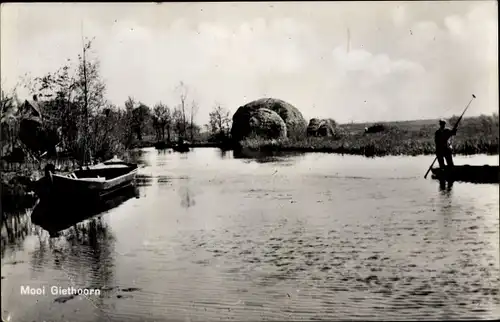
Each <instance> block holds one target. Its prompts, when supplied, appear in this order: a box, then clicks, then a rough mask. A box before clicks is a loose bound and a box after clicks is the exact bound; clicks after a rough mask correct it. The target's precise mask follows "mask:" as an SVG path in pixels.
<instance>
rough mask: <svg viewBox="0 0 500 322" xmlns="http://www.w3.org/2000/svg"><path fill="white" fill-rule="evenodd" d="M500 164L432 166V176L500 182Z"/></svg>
mask: <svg viewBox="0 0 500 322" xmlns="http://www.w3.org/2000/svg"><path fill="white" fill-rule="evenodd" d="M499 170H500V169H499V166H490V165H483V166H476V165H458V166H453V167H449V168H444V169H441V168H432V169H431V171H432V178H433V179H437V180H440V181H449V182H450V181H451V182H453V181H462V182H471V183H500V172H499Z"/></svg>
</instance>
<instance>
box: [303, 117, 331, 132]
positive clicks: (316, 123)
mask: <svg viewBox="0 0 500 322" xmlns="http://www.w3.org/2000/svg"><path fill="white" fill-rule="evenodd" d="M335 127H336V123H335V121H334V120H332V119H323V120H321V119H317V118H313V119H311V120H310V121H309V125H308V126H307V136H333V135H335Z"/></svg>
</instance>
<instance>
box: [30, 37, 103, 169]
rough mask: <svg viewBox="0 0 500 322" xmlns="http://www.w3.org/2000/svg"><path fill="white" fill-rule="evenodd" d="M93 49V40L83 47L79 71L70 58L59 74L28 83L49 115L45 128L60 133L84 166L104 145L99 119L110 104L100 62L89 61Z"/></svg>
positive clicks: (49, 74)
mask: <svg viewBox="0 0 500 322" xmlns="http://www.w3.org/2000/svg"><path fill="white" fill-rule="evenodd" d="M91 47H92V40H90V41H87V42H86V43H85V44H84V45H83V53H82V54H81V55H78V63H77V66H76V70H75V69H74V68H72V66H71V60H70V59H68V60H67V64H66V65H64V66H63V67H62V68H60V69H59V70H57V71H56V72H54V73H48V74H46V75H45V76H43V77H36V78H34V79H33V81H28V82H26V84H25V87H26V88H28V89H29V90H30V92H31V94H32V95H33V94H37V97H38V98H39V101H40V105H41V106H42V108H43V114H45V115H44V124H43V125H44V127H48V128H52V129H54V128H55V129H57V130H59V132H60V133H61V135H62V138H61V141H62V142H63V144H64V145H65V146H66V148H68V149H70V150H72V151H73V153H74V154H77V155H79V156H81V157H83V158H82V161H83V162H84V163H85V162H86V161H88V160H87V157H88V155H87V154H92V153H93V152H95V149H96V148H97V145H99V144H100V143H99V142H98V141H97V140H96V135H95V133H97V132H98V131H99V130H100V129H99V127H100V124H99V122H97V119H99V117H98V116H99V115H100V114H99V113H100V112H102V109H103V108H104V107H105V105H106V100H105V98H104V94H105V90H106V86H105V84H104V82H103V81H102V79H101V77H100V72H99V67H100V65H99V61H98V59H97V58H94V59H90V60H89V59H87V52H88V51H89V50H90V49H91Z"/></svg>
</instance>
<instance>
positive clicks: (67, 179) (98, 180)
mask: <svg viewBox="0 0 500 322" xmlns="http://www.w3.org/2000/svg"><path fill="white" fill-rule="evenodd" d="M137 170H138V168H137V165H136V164H129V163H125V162H123V161H120V162H108V163H106V162H104V163H102V164H99V165H96V166H93V167H87V168H86V169H82V170H77V171H75V172H73V173H71V174H69V175H63V174H54V173H53V174H51V176H50V177H44V178H42V179H40V180H39V182H37V184H36V186H37V188H36V194H37V196H38V197H39V198H40V199H49V200H51V201H59V202H80V201H81V202H89V201H90V202H92V201H98V200H100V199H102V198H105V197H106V196H107V195H109V194H112V193H114V192H116V191H117V190H120V189H122V188H125V187H128V186H130V185H132V184H133V183H134V179H135V177H136V175H137ZM72 174H74V175H73V176H72Z"/></svg>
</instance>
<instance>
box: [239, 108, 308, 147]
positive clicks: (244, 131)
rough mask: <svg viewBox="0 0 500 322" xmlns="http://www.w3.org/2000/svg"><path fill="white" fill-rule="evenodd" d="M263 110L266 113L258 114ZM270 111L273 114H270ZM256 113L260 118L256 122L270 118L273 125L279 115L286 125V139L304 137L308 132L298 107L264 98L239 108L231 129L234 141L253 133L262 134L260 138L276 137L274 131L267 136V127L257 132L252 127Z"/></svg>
mask: <svg viewBox="0 0 500 322" xmlns="http://www.w3.org/2000/svg"><path fill="white" fill-rule="evenodd" d="M261 110H265V111H264V112H258V111H261ZM270 111H271V112H273V113H270ZM256 113H259V114H258V115H259V116H258V117H257V118H255V120H257V119H259V120H260V119H262V117H270V118H272V119H273V120H272V121H271V120H269V122H271V123H272V124H274V123H276V122H278V121H277V119H276V115H277V116H278V117H279V118H280V119H281V121H282V122H283V123H284V124H285V137H296V136H300V135H304V134H305V132H306V127H307V123H306V120H305V119H304V117H303V116H302V113H300V111H299V110H298V109H297V108H296V107H294V106H292V105H291V104H289V103H287V102H285V101H283V100H280V99H274V98H262V99H258V100H256V101H253V102H250V103H248V104H246V105H244V106H241V107H240V108H238V110H237V111H236V113H234V115H233V126H232V128H231V136H232V137H233V139H235V140H236V141H240V140H242V139H244V138H246V137H248V136H249V135H250V134H251V133H252V132H254V133H257V132H258V133H260V136H265V137H272V136H273V135H276V132H275V131H274V130H273V131H274V132H273V133H271V134H270V135H267V134H266V135H265V134H264V133H265V132H266V130H265V127H262V128H261V129H260V130H258V131H256V127H255V126H250V119H252V117H254V115H257V114H256ZM262 120H263V119H262ZM279 123H281V122H279ZM259 124H265V122H264V123H263V122H261V123H259ZM258 126H260V125H258ZM275 138H277V137H275Z"/></svg>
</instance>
